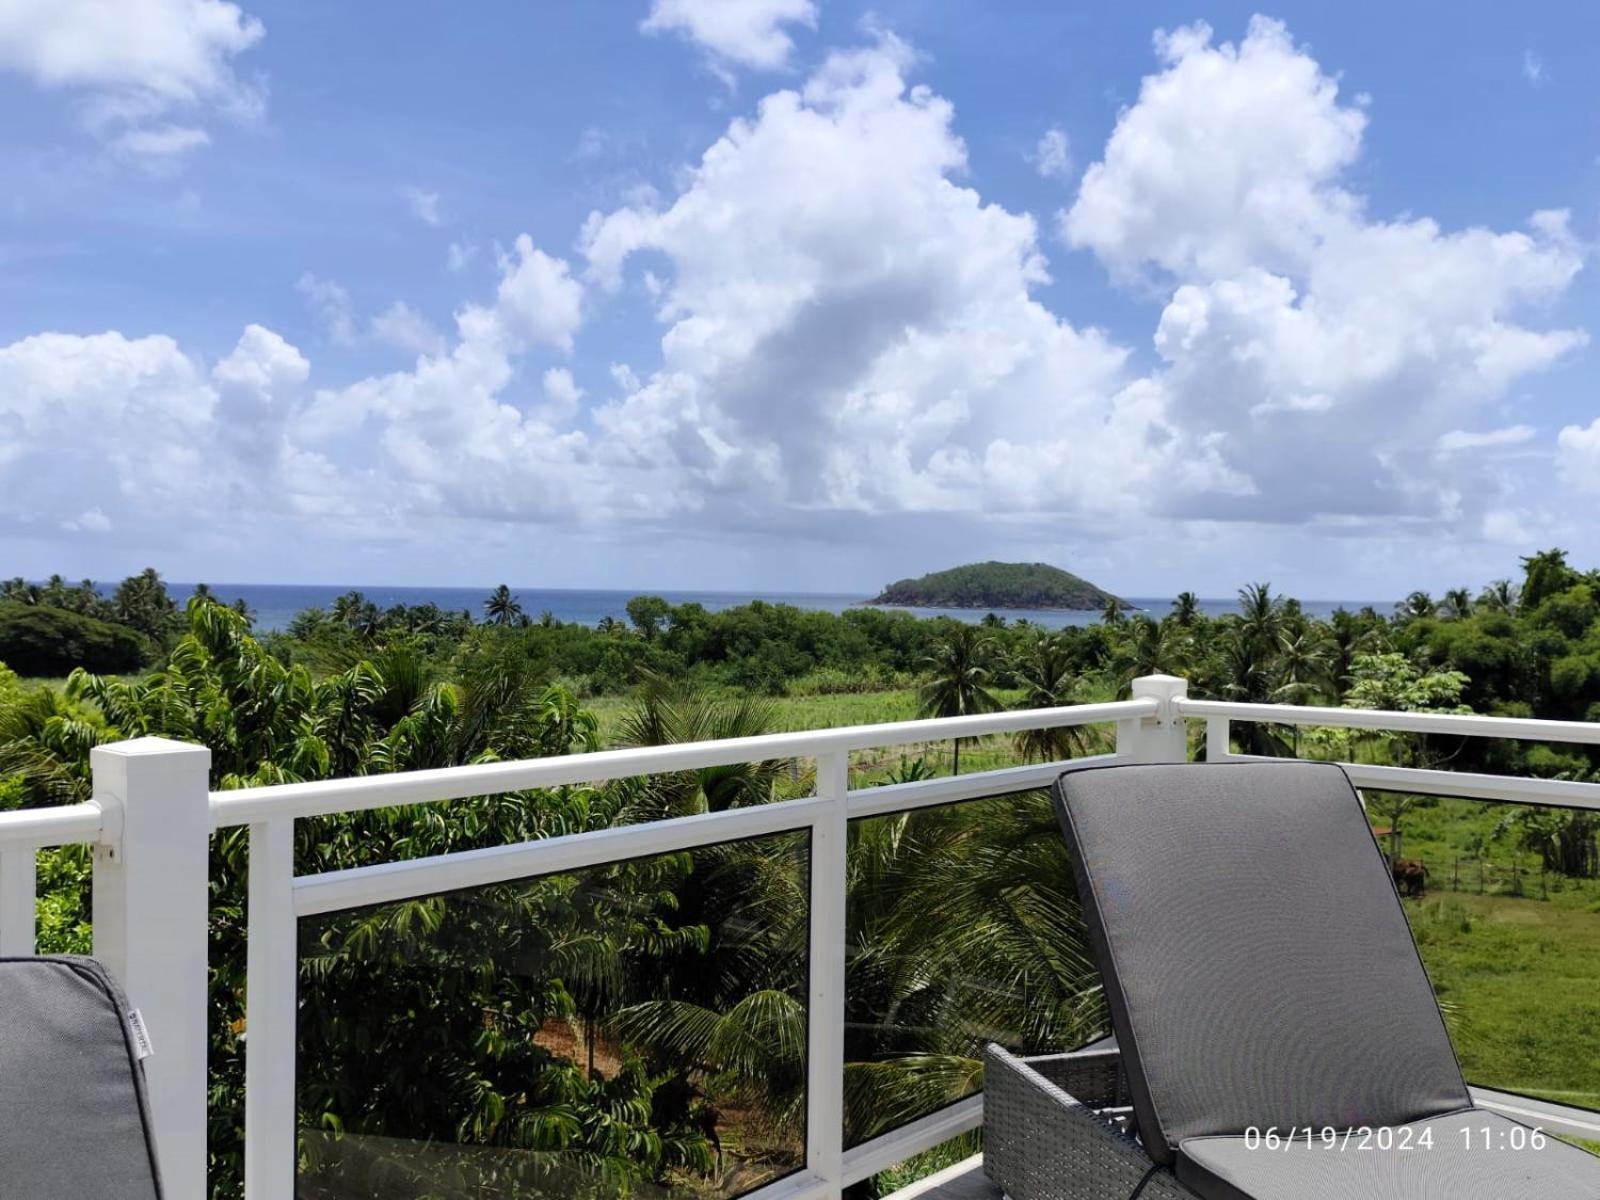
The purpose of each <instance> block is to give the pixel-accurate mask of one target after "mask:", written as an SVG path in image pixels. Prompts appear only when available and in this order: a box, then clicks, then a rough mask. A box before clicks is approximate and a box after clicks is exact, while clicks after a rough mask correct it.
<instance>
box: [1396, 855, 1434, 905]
mask: <svg viewBox="0 0 1600 1200" xmlns="http://www.w3.org/2000/svg"><path fill="white" fill-rule="evenodd" d="M1390 870H1392V871H1393V872H1394V886H1395V887H1396V888H1398V889H1399V891H1400V894H1401V895H1402V896H1420V895H1422V893H1423V890H1424V889H1425V888H1426V887H1427V886H1428V868H1427V866H1426V865H1424V863H1423V862H1422V860H1421V859H1416V858H1397V859H1395V860H1394V863H1393V864H1392V865H1391V867H1390Z"/></svg>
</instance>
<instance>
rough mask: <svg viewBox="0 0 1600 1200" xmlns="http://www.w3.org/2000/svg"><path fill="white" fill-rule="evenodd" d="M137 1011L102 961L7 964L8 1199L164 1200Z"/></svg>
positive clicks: (0, 1020) (0, 1039)
mask: <svg viewBox="0 0 1600 1200" xmlns="http://www.w3.org/2000/svg"><path fill="white" fill-rule="evenodd" d="M127 1013H128V1005H127V1002H126V1000H124V998H123V996H122V991H121V989H120V988H119V987H118V986H117V985H116V983H115V982H114V981H113V980H112V978H111V976H110V975H108V974H107V973H106V971H105V969H104V968H103V967H101V966H100V964H99V963H97V962H95V961H94V960H93V959H87V958H66V957H63V958H10V959H0V1195H3V1196H7V1197H11V1196H15V1197H17V1198H18V1200H21V1198H22V1197H27V1198H28V1200H160V1196H161V1184H160V1177H159V1175H158V1173H157V1170H156V1161H155V1149H154V1142H153V1139H152V1138H151V1135H150V1119H149V1111H148V1108H147V1105H146V1102H145V1090H144V1069H143V1066H142V1065H141V1064H140V1062H139V1060H138V1057H137V1054H136V1053H135V1051H134V1047H133V1041H132V1037H131V1035H130V1030H129V1027H128V1016H127Z"/></svg>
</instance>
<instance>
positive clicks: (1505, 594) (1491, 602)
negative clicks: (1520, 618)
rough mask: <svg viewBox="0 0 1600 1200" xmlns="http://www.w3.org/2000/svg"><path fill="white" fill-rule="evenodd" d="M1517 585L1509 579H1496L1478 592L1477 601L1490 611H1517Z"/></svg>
mask: <svg viewBox="0 0 1600 1200" xmlns="http://www.w3.org/2000/svg"><path fill="white" fill-rule="evenodd" d="M1518 590H1519V589H1518V588H1517V585H1516V584H1514V583H1512V582H1511V580H1509V579H1496V580H1495V581H1494V582H1493V583H1490V584H1489V585H1488V586H1487V587H1485V588H1484V589H1483V591H1482V592H1480V593H1479V594H1478V603H1479V604H1481V605H1482V606H1483V607H1484V608H1486V609H1488V610H1489V611H1490V612H1502V613H1514V612H1516V611H1517V599H1518V597H1517V592H1518Z"/></svg>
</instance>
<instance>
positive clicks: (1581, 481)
mask: <svg viewBox="0 0 1600 1200" xmlns="http://www.w3.org/2000/svg"><path fill="white" fill-rule="evenodd" d="M1556 470H1557V471H1558V472H1560V475H1561V479H1562V482H1564V483H1565V484H1566V485H1567V486H1568V487H1570V488H1572V489H1573V490H1574V491H1577V492H1585V493H1589V494H1596V493H1600V417H1596V418H1595V419H1594V420H1593V421H1590V422H1589V424H1587V425H1568V426H1566V427H1565V428H1564V429H1562V431H1561V432H1560V433H1559V434H1557V435H1556Z"/></svg>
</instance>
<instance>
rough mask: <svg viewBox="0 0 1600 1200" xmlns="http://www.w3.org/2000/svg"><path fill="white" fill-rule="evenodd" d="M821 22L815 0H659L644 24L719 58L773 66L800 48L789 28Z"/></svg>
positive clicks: (648, 29)
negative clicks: (797, 47)
mask: <svg viewBox="0 0 1600 1200" xmlns="http://www.w3.org/2000/svg"><path fill="white" fill-rule="evenodd" d="M816 24H817V6H816V5H815V4H814V3H813V2H812V0H654V3H653V4H652V5H651V6H650V15H649V16H647V17H646V18H645V19H644V22H643V23H642V24H641V25H640V26H639V28H640V29H642V30H644V32H646V33H663V32H674V33H678V34H681V35H682V36H683V37H686V38H688V39H689V40H690V41H692V42H696V43H698V44H699V45H701V46H703V47H705V48H706V50H708V51H710V53H711V54H712V55H713V56H714V57H716V58H717V59H720V60H723V61H726V62H730V63H736V64H738V65H740V66H744V67H753V68H756V69H759V70H766V71H772V70H777V69H778V68H781V67H785V66H787V65H788V63H789V55H790V54H791V53H792V52H793V51H794V41H793V39H791V38H790V36H789V35H788V33H787V32H785V30H784V28H783V27H784V26H785V25H804V26H806V27H807V28H813V29H814V28H815V27H816Z"/></svg>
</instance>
